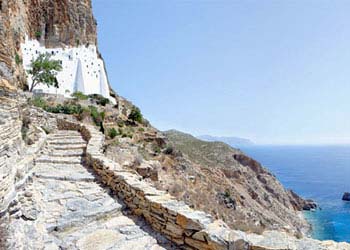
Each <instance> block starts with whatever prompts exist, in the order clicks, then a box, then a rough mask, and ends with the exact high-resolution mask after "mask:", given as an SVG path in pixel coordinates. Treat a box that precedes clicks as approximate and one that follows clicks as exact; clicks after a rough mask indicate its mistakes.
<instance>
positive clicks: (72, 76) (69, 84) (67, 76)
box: [21, 38, 110, 98]
mask: <svg viewBox="0 0 350 250" xmlns="http://www.w3.org/2000/svg"><path fill="white" fill-rule="evenodd" d="M21 50H22V55H23V67H24V69H26V70H27V69H29V68H30V64H31V61H32V60H33V59H35V58H37V57H38V56H39V54H41V53H49V54H50V55H51V58H52V59H55V60H59V61H61V62H62V71H60V72H58V74H57V80H58V83H59V88H55V87H48V86H46V85H44V84H40V85H38V86H37V87H36V88H35V89H36V90H37V91H42V92H44V93H51V94H61V95H64V96H70V95H71V94H72V93H74V92H77V91H80V92H83V93H85V94H100V95H102V96H104V97H106V98H110V95H109V86H108V82H107V77H106V72H105V68H104V64H103V60H101V59H100V58H98V54H97V49H96V46H95V45H87V46H84V45H82V46H79V47H68V46H66V47H59V48H46V47H45V46H42V45H41V44H40V43H39V42H38V41H37V40H30V39H28V38H26V39H25V42H24V43H22V44H21ZM31 83H32V80H31V75H28V85H29V86H31Z"/></svg>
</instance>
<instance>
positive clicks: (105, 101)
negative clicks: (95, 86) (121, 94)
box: [88, 94, 110, 106]
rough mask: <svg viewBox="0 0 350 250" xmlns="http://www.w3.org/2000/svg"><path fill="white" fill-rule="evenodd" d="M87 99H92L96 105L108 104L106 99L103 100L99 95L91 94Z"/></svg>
mask: <svg viewBox="0 0 350 250" xmlns="http://www.w3.org/2000/svg"><path fill="white" fill-rule="evenodd" d="M88 97H89V98H91V99H94V100H95V101H96V103H97V104H98V105H102V106H106V104H108V103H110V101H109V99H108V98H105V97H103V96H102V95H99V94H91V95H88Z"/></svg>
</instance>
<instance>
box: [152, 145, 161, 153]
mask: <svg viewBox="0 0 350 250" xmlns="http://www.w3.org/2000/svg"><path fill="white" fill-rule="evenodd" d="M153 151H154V153H156V154H159V153H160V147H159V146H158V145H153Z"/></svg>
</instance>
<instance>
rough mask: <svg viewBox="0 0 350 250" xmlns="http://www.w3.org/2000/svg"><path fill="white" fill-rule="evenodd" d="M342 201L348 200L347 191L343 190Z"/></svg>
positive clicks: (349, 197)
mask: <svg viewBox="0 0 350 250" xmlns="http://www.w3.org/2000/svg"><path fill="white" fill-rule="evenodd" d="M342 200H343V201H350V193H349V192H345V193H344V194H343V198H342Z"/></svg>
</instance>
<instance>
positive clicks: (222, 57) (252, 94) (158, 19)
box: [93, 0, 350, 144]
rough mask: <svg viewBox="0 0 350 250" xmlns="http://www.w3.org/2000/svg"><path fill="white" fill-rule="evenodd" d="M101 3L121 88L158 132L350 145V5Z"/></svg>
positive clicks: (97, 10)
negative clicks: (166, 131)
mask: <svg viewBox="0 0 350 250" xmlns="http://www.w3.org/2000/svg"><path fill="white" fill-rule="evenodd" d="M93 4H94V14H95V17H96V19H97V23H98V42H99V49H100V51H101V52H102V55H103V57H104V59H105V61H106V64H107V70H108V74H109V79H110V81H111V84H112V86H113V88H114V89H115V90H116V92H118V94H120V95H122V96H124V97H126V98H128V99H129V100H131V101H133V102H134V103H135V104H136V105H137V106H139V107H140V108H141V110H142V112H143V114H144V116H145V117H146V118H148V119H149V120H150V121H151V123H152V124H153V125H154V126H156V127H157V128H159V129H161V130H166V129H171V128H175V129H179V130H183V131H186V132H190V133H192V134H194V135H199V134H211V135H221V136H240V137H245V138H249V139H252V140H253V141H255V142H257V143H287V144H294V143H303V144H313V143H327V144H328V143H350V15H349V13H350V1H347V0H343V1H341V0H338V1H333V0H332V1H331V0H329V1H322V0H317V1H304V0H299V1H267V0H266V1H260V0H256V1H243V0H241V1H229V0H227V1H224V0H222V1H221V0H218V1H214V0H212V1H201V0H192V1H182V0H178V1H175V0H174V1H171V0H166V1H164V0H148V1H146V0H93Z"/></svg>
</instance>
